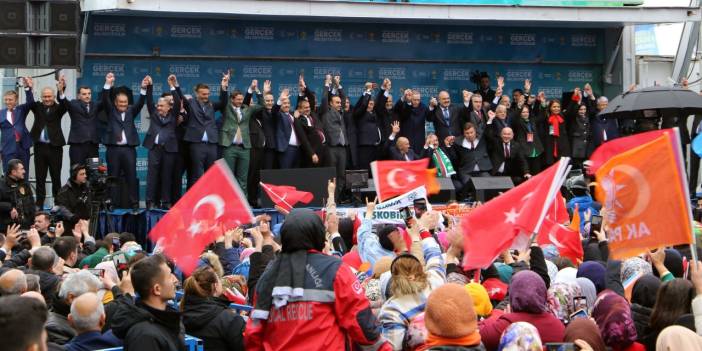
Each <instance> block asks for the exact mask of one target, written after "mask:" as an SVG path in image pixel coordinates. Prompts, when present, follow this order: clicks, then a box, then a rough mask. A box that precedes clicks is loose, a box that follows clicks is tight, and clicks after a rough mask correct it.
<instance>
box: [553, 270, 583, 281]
mask: <svg viewBox="0 0 702 351" xmlns="http://www.w3.org/2000/svg"><path fill="white" fill-rule="evenodd" d="M577 274H578V270H577V269H575V268H573V267H566V268H563V269H561V270H560V271H558V273H556V280H555V281H556V282H574V281H575V279H576V278H577Z"/></svg>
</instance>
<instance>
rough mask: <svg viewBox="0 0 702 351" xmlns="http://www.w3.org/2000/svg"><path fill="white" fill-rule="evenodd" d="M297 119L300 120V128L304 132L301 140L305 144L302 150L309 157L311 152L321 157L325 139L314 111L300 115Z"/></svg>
mask: <svg viewBox="0 0 702 351" xmlns="http://www.w3.org/2000/svg"><path fill="white" fill-rule="evenodd" d="M298 120H299V121H300V123H299V124H300V130H301V131H302V132H303V133H304V134H305V138H303V141H304V142H305V143H306V145H303V151H304V152H305V153H306V154H307V155H308V156H310V157H312V154H317V156H319V157H322V155H323V154H324V150H325V146H324V141H325V140H324V131H323V130H322V128H321V126H320V123H319V119H318V118H317V117H315V114H314V113H311V114H310V115H309V116H300V118H298ZM296 122H297V121H296Z"/></svg>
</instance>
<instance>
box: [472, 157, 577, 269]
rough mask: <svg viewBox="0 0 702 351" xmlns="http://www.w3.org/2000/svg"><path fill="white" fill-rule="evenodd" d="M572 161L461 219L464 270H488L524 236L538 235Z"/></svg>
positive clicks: (532, 179) (552, 167)
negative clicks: (516, 240)
mask: <svg viewBox="0 0 702 351" xmlns="http://www.w3.org/2000/svg"><path fill="white" fill-rule="evenodd" d="M567 164H568V159H561V160H560V161H559V162H557V163H556V164H554V165H553V166H551V167H549V168H548V169H546V170H545V171H543V172H541V173H539V174H538V175H536V176H533V177H531V179H529V180H527V181H526V182H524V183H522V184H520V185H519V186H517V187H515V188H513V189H510V190H509V191H507V192H506V193H504V194H502V195H500V196H498V197H496V198H493V199H492V200H490V201H488V202H486V203H485V204H484V205H482V206H479V207H477V208H476V209H474V210H473V211H471V212H470V213H468V214H467V215H465V216H464V217H463V218H462V220H461V226H462V228H463V246H464V247H463V252H464V261H463V269H465V270H469V269H476V268H485V267H487V266H489V265H490V264H492V262H493V261H494V260H495V258H496V257H497V256H498V255H499V254H500V253H501V252H503V251H505V250H506V249H508V248H509V247H510V246H511V245H512V242H514V240H515V239H517V238H518V237H519V236H520V234H525V235H531V234H532V233H536V232H538V230H539V227H540V226H541V222H542V220H543V218H544V217H545V216H546V212H547V211H548V208H549V207H550V205H548V207H547V205H546V204H551V203H552V202H553V198H554V197H555V195H556V191H558V188H559V187H560V185H561V181H562V180H563V173H564V172H565V168H566V166H567Z"/></svg>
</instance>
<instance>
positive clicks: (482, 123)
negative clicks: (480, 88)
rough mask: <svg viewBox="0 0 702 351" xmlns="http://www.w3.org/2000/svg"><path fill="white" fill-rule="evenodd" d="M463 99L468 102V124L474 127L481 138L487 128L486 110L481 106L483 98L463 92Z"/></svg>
mask: <svg viewBox="0 0 702 351" xmlns="http://www.w3.org/2000/svg"><path fill="white" fill-rule="evenodd" d="M463 96H464V98H467V99H468V100H470V111H469V112H468V122H470V123H471V124H473V126H475V131H476V132H477V133H478V137H479V138H480V137H482V136H483V134H484V132H485V128H487V120H488V110H487V109H486V108H485V107H484V106H483V98H482V96H480V94H470V93H469V92H466V91H464V92H463Z"/></svg>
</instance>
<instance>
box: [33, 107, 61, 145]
mask: <svg viewBox="0 0 702 351" xmlns="http://www.w3.org/2000/svg"><path fill="white" fill-rule="evenodd" d="M29 109H30V110H31V111H32V112H33V113H34V124H33V125H32V129H31V130H30V131H29V135H30V136H31V137H32V141H34V143H35V144H36V143H38V142H39V139H40V137H41V133H42V131H43V130H44V128H46V136H47V137H48V138H49V144H51V145H52V146H64V145H66V139H65V138H64V137H63V132H62V131H61V118H63V115H64V114H65V113H66V107H65V106H64V105H63V104H59V103H54V104H53V105H51V106H44V104H42V103H41V102H40V101H36V102H34V103H32V104H30V108H29Z"/></svg>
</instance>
